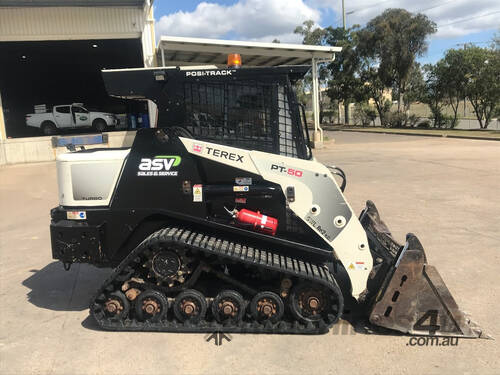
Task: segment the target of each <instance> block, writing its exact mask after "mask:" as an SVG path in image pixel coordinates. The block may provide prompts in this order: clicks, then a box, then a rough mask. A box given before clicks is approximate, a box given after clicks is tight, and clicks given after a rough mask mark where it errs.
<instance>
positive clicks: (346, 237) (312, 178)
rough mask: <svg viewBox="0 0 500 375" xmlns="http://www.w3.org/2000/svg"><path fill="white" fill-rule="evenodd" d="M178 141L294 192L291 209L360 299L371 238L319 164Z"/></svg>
mask: <svg viewBox="0 0 500 375" xmlns="http://www.w3.org/2000/svg"><path fill="white" fill-rule="evenodd" d="M180 139H181V141H182V143H183V144H184V146H185V147H186V149H187V151H188V152H190V153H191V154H193V155H197V156H201V157H204V158H207V159H210V160H213V161H215V162H218V163H223V164H226V165H229V166H231V167H235V168H239V169H242V170H245V171H248V172H251V173H255V174H259V175H261V176H262V177H263V178H264V179H265V180H267V181H271V182H274V183H277V184H279V185H281V188H282V191H283V192H285V191H286V190H287V187H293V188H294V189H295V200H294V201H293V202H289V203H288V204H289V207H290V209H291V210H292V211H293V212H294V213H295V214H296V215H297V216H298V217H300V218H301V219H302V220H303V221H304V222H305V223H306V224H307V225H309V227H311V228H312V229H313V230H314V231H315V232H316V233H317V234H318V235H319V236H321V238H323V240H325V241H326V242H327V243H328V244H330V245H331V246H332V247H333V249H334V251H335V254H336V256H337V257H338V259H339V260H340V261H341V262H342V264H343V265H344V267H345V269H346V271H347V273H348V274H349V278H350V280H351V284H352V295H353V296H354V297H355V298H358V297H359V295H360V294H361V293H362V292H363V291H364V290H365V289H366V283H367V280H368V275H369V274H370V271H371V270H372V267H373V259H372V256H371V253H370V248H369V245H368V238H367V236H366V232H365V230H364V229H363V227H362V225H361V223H360V222H359V220H358V218H357V216H356V215H355V213H354V212H353V211H352V208H351V207H350V206H349V204H348V203H347V202H346V201H345V199H344V198H343V195H342V192H341V191H340V189H339V187H338V185H337V183H336V182H335V180H334V178H333V176H332V174H331V173H330V171H329V170H328V168H326V167H325V166H324V165H323V164H321V163H319V162H317V161H315V160H303V159H296V158H291V157H286V156H280V155H275V154H269V153H265V152H260V151H247V150H243V149H240V148H235V147H229V146H223V145H219V144H215V143H209V142H203V141H197V140H194V139H190V138H182V137H180ZM214 150H215V151H214ZM224 155H226V157H224ZM231 155H237V157H231ZM339 206H341V207H342V208H344V209H345V208H347V209H348V211H349V212H350V217H349V218H348V219H347V218H346V217H345V216H342V215H339V213H338V212H335V211H334V210H335V209H336V207H339Z"/></svg>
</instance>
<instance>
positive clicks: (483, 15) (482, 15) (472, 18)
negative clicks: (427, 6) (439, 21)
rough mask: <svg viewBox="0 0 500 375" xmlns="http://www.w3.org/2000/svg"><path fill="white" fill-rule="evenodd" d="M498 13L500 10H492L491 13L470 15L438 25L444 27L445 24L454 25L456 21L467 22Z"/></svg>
mask: <svg viewBox="0 0 500 375" xmlns="http://www.w3.org/2000/svg"><path fill="white" fill-rule="evenodd" d="M497 13H500V10H498V11H496V12H490V13H485V14H481V15H479V16H474V17H469V18H465V19H461V20H457V21H453V22H450V23H446V24H444V25H438V27H444V26H450V25H454V24H456V23H462V22H467V21H472V20H475V19H477V18H482V17H486V16H491V15H493V14H497Z"/></svg>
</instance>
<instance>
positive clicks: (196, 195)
mask: <svg viewBox="0 0 500 375" xmlns="http://www.w3.org/2000/svg"><path fill="white" fill-rule="evenodd" d="M193 202H203V185H194V186H193Z"/></svg>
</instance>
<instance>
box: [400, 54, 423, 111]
mask: <svg viewBox="0 0 500 375" xmlns="http://www.w3.org/2000/svg"><path fill="white" fill-rule="evenodd" d="M424 88H425V82H424V76H423V75H422V67H421V66H420V64H419V63H418V62H415V63H414V64H413V65H412V67H411V69H410V72H409V73H408V80H407V83H406V89H405V92H404V93H403V94H402V98H403V104H404V110H405V111H408V110H409V109H410V105H411V103H413V102H416V101H419V100H421V98H422V94H423V92H424ZM396 95H397V97H399V94H398V93H396Z"/></svg>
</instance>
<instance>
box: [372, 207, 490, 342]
mask: <svg viewBox="0 0 500 375" xmlns="http://www.w3.org/2000/svg"><path fill="white" fill-rule="evenodd" d="M362 218H363V220H362V222H363V224H364V226H365V229H366V230H367V232H368V231H370V232H371V233H369V238H371V242H372V241H373V240H376V238H380V233H373V230H374V228H376V227H377V223H374V222H373V219H375V220H379V215H378V211H377V210H376V208H375V205H374V204H373V203H372V202H369V205H368V204H367V208H366V209H365V211H363V213H362ZM368 222H371V223H369V224H370V225H365V224H368ZM381 223H382V224H383V222H381ZM379 226H380V223H379ZM383 227H384V228H385V229H386V228H387V227H385V225H383ZM384 236H386V237H387V236H390V232H388V230H387V231H384ZM377 242H378V241H377ZM374 245H375V246H376V247H377V246H378V247H379V248H380V246H381V243H380V242H378V243H377V244H374ZM382 269H383V272H384V273H385V278H384V279H383V282H382V283H381V284H380V288H379V289H378V292H375V293H374V294H375V295H373V298H372V299H371V302H372V303H371V306H372V307H371V311H370V312H369V320H370V322H371V323H372V324H375V325H377V326H381V327H385V328H389V329H394V330H397V331H400V332H404V333H409V334H412V335H429V336H452V337H469V338H479V337H483V338H484V337H485V336H486V337H487V335H485V334H484V333H483V332H482V330H481V329H480V328H479V327H478V326H477V325H476V324H475V323H473V322H471V321H470V319H468V318H467V316H466V315H465V314H464V313H463V312H462V311H461V310H460V309H459V308H458V305H457V303H456V302H455V300H454V299H453V297H452V295H451V293H450V291H449V290H448V288H447V287H446V285H445V283H444V281H443V279H442V278H441V276H440V275H439V273H438V271H437V270H436V268H435V267H433V266H430V265H428V264H427V259H426V256H425V252H424V249H423V247H422V245H421V244H420V241H419V240H418V238H417V237H416V236H415V235H413V234H408V235H407V237H406V244H405V246H403V247H401V248H400V250H399V252H398V254H397V255H396V257H395V258H394V260H393V262H392V265H391V266H390V267H383V268H382ZM382 269H381V270H382ZM377 276H378V278H379V279H380V276H382V275H380V274H379V275H377ZM381 280H382V279H381Z"/></svg>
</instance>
